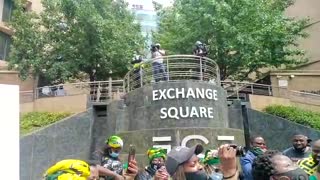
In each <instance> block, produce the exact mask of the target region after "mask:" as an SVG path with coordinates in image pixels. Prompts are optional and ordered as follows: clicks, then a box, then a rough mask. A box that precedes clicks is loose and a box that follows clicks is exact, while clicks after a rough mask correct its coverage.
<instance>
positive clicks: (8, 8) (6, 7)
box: [2, 0, 13, 22]
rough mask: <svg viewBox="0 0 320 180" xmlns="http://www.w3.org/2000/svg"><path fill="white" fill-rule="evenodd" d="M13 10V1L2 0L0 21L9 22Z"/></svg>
mask: <svg viewBox="0 0 320 180" xmlns="http://www.w3.org/2000/svg"><path fill="white" fill-rule="evenodd" d="M12 8H13V0H4V2H3V11H2V21H5V22H8V21H10V18H11V14H12Z"/></svg>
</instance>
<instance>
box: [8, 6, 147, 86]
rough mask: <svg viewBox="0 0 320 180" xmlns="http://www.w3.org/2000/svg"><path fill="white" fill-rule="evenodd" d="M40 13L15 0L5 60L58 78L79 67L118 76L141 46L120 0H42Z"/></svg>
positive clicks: (101, 76) (25, 72)
mask: <svg viewBox="0 0 320 180" xmlns="http://www.w3.org/2000/svg"><path fill="white" fill-rule="evenodd" d="M42 5H43V8H44V10H43V11H42V12H41V13H40V14H35V13H33V12H24V11H23V2H18V3H16V8H15V9H16V10H15V11H14V15H13V20H12V22H11V25H12V28H13V29H14V30H15V33H14V36H13V45H12V51H11V54H10V57H9V63H10V65H11V67H12V68H13V67H14V65H17V66H16V68H17V69H18V70H19V71H20V73H21V76H22V78H26V77H27V75H28V72H30V71H31V72H32V74H33V75H40V76H44V77H45V78H47V79H49V80H50V81H54V82H61V81H62V82H63V81H64V80H67V79H68V78H74V77H77V76H78V75H79V74H81V73H86V74H88V75H92V73H93V70H96V75H97V79H98V80H105V79H106V78H107V77H109V76H110V74H109V73H110V71H112V76H114V77H122V76H123V75H124V74H125V73H126V72H127V70H128V69H127V68H128V63H129V61H130V60H131V58H132V54H133V53H134V52H135V51H137V50H140V49H141V48H143V46H144V43H143V42H144V41H143V37H142V36H141V34H140V26H139V25H138V24H136V23H134V16H133V14H132V13H131V12H130V11H129V10H128V8H127V4H126V3H125V2H124V1H123V0H54V1H52V0H42Z"/></svg>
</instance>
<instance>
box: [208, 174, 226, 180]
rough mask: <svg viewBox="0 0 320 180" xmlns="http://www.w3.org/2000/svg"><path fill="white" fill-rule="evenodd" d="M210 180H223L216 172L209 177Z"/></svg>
mask: <svg viewBox="0 0 320 180" xmlns="http://www.w3.org/2000/svg"><path fill="white" fill-rule="evenodd" d="M210 178H211V179H212V180H222V179H223V175H222V174H221V173H216V172H214V173H212V174H211V175H210Z"/></svg>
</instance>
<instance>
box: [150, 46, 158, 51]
mask: <svg viewBox="0 0 320 180" xmlns="http://www.w3.org/2000/svg"><path fill="white" fill-rule="evenodd" d="M150 50H151V52H156V51H158V50H159V47H158V46H156V45H151V49H150Z"/></svg>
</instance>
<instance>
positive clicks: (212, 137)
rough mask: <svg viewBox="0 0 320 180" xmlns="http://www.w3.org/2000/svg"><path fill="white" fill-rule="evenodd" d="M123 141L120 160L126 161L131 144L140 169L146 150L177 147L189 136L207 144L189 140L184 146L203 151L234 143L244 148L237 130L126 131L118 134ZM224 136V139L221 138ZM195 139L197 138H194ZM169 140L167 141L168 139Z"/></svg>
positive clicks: (241, 137)
mask: <svg viewBox="0 0 320 180" xmlns="http://www.w3.org/2000/svg"><path fill="white" fill-rule="evenodd" d="M117 135H119V136H120V137H121V138H123V141H124V149H123V153H122V156H121V157H122V159H123V160H124V161H127V160H126V158H127V152H128V149H129V145H130V144H133V145H135V147H136V156H137V160H138V161H139V165H140V167H141V166H142V167H143V166H144V165H146V164H147V163H148V159H147V156H146V152H147V149H148V148H150V147H153V146H159V145H162V146H163V145H164V147H174V146H179V145H181V143H184V142H183V141H184V140H187V139H188V137H191V136H190V135H198V137H204V138H206V139H207V140H208V142H204V141H203V140H200V139H191V140H189V141H187V142H186V146H188V147H190V146H192V145H194V144H197V143H201V144H202V145H203V146H204V148H205V149H209V148H210V149H216V148H217V147H218V146H220V145H221V144H225V143H234V144H239V145H242V146H244V143H245V141H244V135H243V131H242V130H239V129H231V128H209V127H203V128H201V127H200V128H198V127H197V128H161V129H150V130H138V131H126V132H121V133H118V134H117ZM223 136H224V137H223ZM194 137H197V136H194ZM218 137H219V138H231V137H234V140H233V141H232V140H231V141H230V140H218ZM169 138H170V139H171V140H168V139H169ZM205 141H206V140H205Z"/></svg>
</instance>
